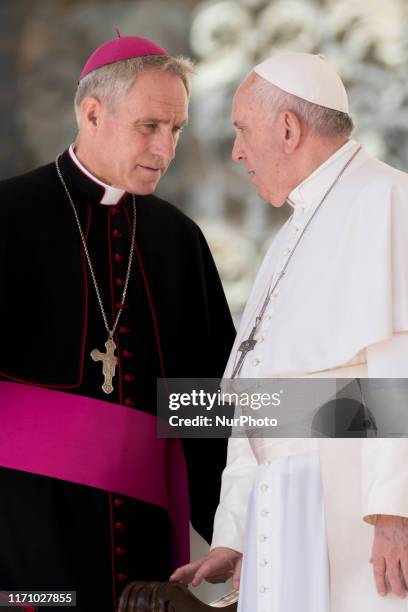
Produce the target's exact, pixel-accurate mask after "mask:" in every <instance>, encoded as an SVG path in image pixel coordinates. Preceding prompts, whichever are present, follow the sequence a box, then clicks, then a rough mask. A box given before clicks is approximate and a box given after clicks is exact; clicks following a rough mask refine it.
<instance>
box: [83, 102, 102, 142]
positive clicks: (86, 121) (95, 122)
mask: <svg viewBox="0 0 408 612" xmlns="http://www.w3.org/2000/svg"><path fill="white" fill-rule="evenodd" d="M102 110H103V108H102V103H101V102H100V101H99V100H98V99H97V98H94V97H92V96H87V97H86V98H84V99H83V101H82V104H81V128H83V129H85V130H86V131H88V132H91V133H93V134H94V133H95V132H96V131H97V129H98V126H99V124H100V120H101V115H102Z"/></svg>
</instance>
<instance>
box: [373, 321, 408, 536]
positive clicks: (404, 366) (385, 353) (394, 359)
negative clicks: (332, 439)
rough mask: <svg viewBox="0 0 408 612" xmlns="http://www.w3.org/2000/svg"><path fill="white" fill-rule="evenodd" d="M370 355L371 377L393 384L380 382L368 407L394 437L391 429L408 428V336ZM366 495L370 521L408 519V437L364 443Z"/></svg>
mask: <svg viewBox="0 0 408 612" xmlns="http://www.w3.org/2000/svg"><path fill="white" fill-rule="evenodd" d="M366 355H367V367H368V376H369V377H370V378H374V379H379V378H384V379H388V385H389V386H388V388H387V384H384V387H383V388H381V385H378V382H379V381H378V382H377V386H378V387H379V388H378V389H377V390H376V393H375V395H374V398H373V401H370V399H369V401H368V402H367V403H368V407H369V408H370V410H371V412H372V413H373V414H374V417H375V419H376V421H377V423H378V427H379V432H378V433H379V435H381V433H382V431H383V432H384V431H386V432H387V433H389V434H391V435H392V429H391V430H390V429H389V428H390V427H391V428H393V429H394V430H395V429H396V428H397V427H398V426H399V427H401V428H404V421H405V422H406V421H407V420H408V401H407V400H408V384H407V383H408V380H407V379H408V333H399V334H394V335H393V336H392V338H391V339H390V340H386V341H384V342H381V343H378V344H374V345H372V346H370V347H368V348H367V349H366ZM393 379H395V380H393ZM398 379H400V381H398ZM384 382H385V383H387V381H384ZM366 384H368V385H369V384H370V382H369V381H368V382H367V383H366ZM393 418H394V423H392V419H393ZM405 429H406V428H405ZM387 430H388V431H387ZM397 433H398V432H397ZM362 493H363V499H362V504H363V505H362V508H363V518H364V520H365V521H366V522H368V523H371V524H373V523H375V519H376V516H377V515H378V514H387V515H393V516H404V517H408V438H381V437H380V438H368V439H365V440H362Z"/></svg>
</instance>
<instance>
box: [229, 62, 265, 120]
mask: <svg viewBox="0 0 408 612" xmlns="http://www.w3.org/2000/svg"><path fill="white" fill-rule="evenodd" d="M261 80H262V79H261V77H259V76H258V75H257V74H256V73H255V72H250V73H249V74H248V76H247V77H246V78H245V79H244V80H243V81H242V83H241V85H240V86H239V87H238V89H237V91H236V92H235V95H234V97H233V100H232V120H233V121H236V120H237V119H238V118H239V117H240V116H241V115H244V114H247V113H248V112H250V111H251V110H253V106H254V97H253V95H252V94H253V91H252V90H253V87H254V85H256V84H258V83H259V82H260V81H261Z"/></svg>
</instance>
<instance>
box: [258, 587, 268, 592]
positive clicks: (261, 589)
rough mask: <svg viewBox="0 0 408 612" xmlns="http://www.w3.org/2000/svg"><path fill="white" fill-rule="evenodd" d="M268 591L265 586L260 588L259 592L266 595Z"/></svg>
mask: <svg viewBox="0 0 408 612" xmlns="http://www.w3.org/2000/svg"><path fill="white" fill-rule="evenodd" d="M266 590H267V587H266V586H264V585H262V586H260V587H259V592H260V593H265V591H266Z"/></svg>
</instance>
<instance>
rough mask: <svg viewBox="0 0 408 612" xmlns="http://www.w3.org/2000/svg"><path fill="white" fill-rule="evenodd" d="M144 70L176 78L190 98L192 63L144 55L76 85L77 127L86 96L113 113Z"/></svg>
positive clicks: (104, 69) (95, 72)
mask: <svg viewBox="0 0 408 612" xmlns="http://www.w3.org/2000/svg"><path fill="white" fill-rule="evenodd" d="M144 70H157V71H159V72H168V73H169V74H172V75H174V76H176V77H179V78H180V79H181V80H182V82H183V84H184V87H185V88H186V91H187V95H188V96H190V90H191V77H192V75H193V74H194V65H193V62H192V61H191V60H190V59H188V58H185V57H181V56H179V57H172V56H170V55H145V56H143V57H135V58H131V59H127V60H122V61H120V62H115V63H113V64H108V65H107V66H102V67H101V68H97V69H96V70H93V71H92V72H90V73H89V74H87V75H86V77H84V78H83V79H82V80H81V81H80V82H79V85H78V88H77V91H76V94H75V100H74V106H75V116H76V120H77V124H78V127H79V124H80V110H81V104H82V102H83V100H84V98H86V97H87V96H92V97H94V98H97V99H98V100H99V101H101V102H105V103H106V104H107V105H108V108H109V110H111V111H113V110H114V108H115V104H116V103H117V102H118V100H120V99H121V98H124V97H125V96H126V95H127V94H128V93H129V92H130V90H131V89H132V87H133V85H134V83H135V81H136V79H137V77H138V75H139V74H140V73H141V72H143V71H144Z"/></svg>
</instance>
